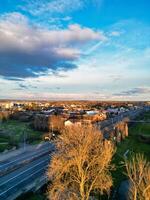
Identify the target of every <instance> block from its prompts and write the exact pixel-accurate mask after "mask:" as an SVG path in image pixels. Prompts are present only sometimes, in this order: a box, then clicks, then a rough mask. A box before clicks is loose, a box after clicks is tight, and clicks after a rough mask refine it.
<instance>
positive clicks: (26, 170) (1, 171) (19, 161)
mask: <svg viewBox="0 0 150 200" xmlns="http://www.w3.org/2000/svg"><path fill="white" fill-rule="evenodd" d="M141 111H142V110H141V109H138V110H135V111H129V112H126V113H122V114H121V115H118V116H116V117H114V118H111V119H108V120H105V121H104V122H101V123H99V126H100V127H101V128H104V127H107V126H110V125H114V124H116V123H118V122H119V121H122V120H123V119H124V118H125V117H130V118H134V117H135V116H136V115H138V114H139V113H140V112H141ZM52 151H54V145H52V144H50V143H44V144H42V145H41V146H37V147H36V148H35V149H33V150H32V151H25V152H24V153H21V154H19V155H17V156H14V157H11V158H10V159H6V160H4V161H1V162H0V200H13V199H15V198H16V197H17V196H19V195H20V194H22V193H24V192H26V191H28V190H30V189H33V188H34V187H36V186H37V185H38V184H39V183H40V181H41V178H43V180H44V181H45V182H44V183H46V175H45V173H46V169H47V166H48V163H49V162H50V157H51V153H52ZM29 186H30V188H29Z"/></svg>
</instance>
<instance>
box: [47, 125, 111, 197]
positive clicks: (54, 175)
mask: <svg viewBox="0 0 150 200" xmlns="http://www.w3.org/2000/svg"><path fill="white" fill-rule="evenodd" d="M56 148H57V150H56V153H55V154H54V155H53V157H52V160H51V163H50V165H49V168H48V177H49V179H50V180H51V182H52V184H51V185H50V186H49V188H48V196H49V199H53V200H66V199H68V200H88V199H89V197H90V196H91V195H92V196H93V195H94V194H95V193H100V194H103V193H104V192H106V193H109V191H110V187H111V186H112V177H111V174H110V168H112V167H111V165H110V162H111V158H112V156H113V154H114V147H113V145H112V144H111V143H110V142H109V141H105V140H103V137H102V134H101V133H100V132H99V131H98V130H96V129H95V128H93V127H92V126H89V127H85V126H84V127H80V126H74V127H71V128H65V129H64V131H63V133H62V135H60V136H59V137H58V139H57V142H56Z"/></svg>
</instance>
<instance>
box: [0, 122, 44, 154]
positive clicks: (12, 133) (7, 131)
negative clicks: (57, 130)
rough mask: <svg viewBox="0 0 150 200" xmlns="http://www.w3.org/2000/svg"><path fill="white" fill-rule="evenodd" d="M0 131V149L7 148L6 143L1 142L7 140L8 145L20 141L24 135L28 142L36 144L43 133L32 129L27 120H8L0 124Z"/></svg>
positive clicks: (40, 139)
mask: <svg viewBox="0 0 150 200" xmlns="http://www.w3.org/2000/svg"><path fill="white" fill-rule="evenodd" d="M0 131H1V132H0V151H2V150H3V149H5V147H6V148H7V145H5V146H4V144H3V143H5V142H8V144H9V146H13V145H14V144H16V145H17V144H19V143H22V142H23V138H24V135H25V138H26V141H27V142H28V143H29V144H37V143H39V142H41V141H42V134H43V133H42V132H40V131H34V130H33V129H32V128H31V127H30V126H29V123H27V122H20V121H18V120H8V121H6V122H3V123H1V124H0ZM11 144H12V145H11Z"/></svg>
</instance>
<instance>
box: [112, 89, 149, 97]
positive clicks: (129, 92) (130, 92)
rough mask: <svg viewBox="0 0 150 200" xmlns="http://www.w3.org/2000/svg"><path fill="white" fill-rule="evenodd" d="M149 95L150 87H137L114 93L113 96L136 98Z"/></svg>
mask: <svg viewBox="0 0 150 200" xmlns="http://www.w3.org/2000/svg"><path fill="white" fill-rule="evenodd" d="M149 93H150V87H137V88H132V89H130V90H127V91H123V92H120V93H115V94H113V95H115V96H136V95H141V94H149Z"/></svg>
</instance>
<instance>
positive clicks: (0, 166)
mask: <svg viewBox="0 0 150 200" xmlns="http://www.w3.org/2000/svg"><path fill="white" fill-rule="evenodd" d="M48 149H49V148H46V149H44V150H41V152H44V151H46V150H48ZM49 150H50V149H49ZM41 152H40V151H39V152H35V153H33V154H31V155H30V156H34V155H36V154H37V153H40V154H41ZM40 154H38V155H40ZM26 157H27V158H28V157H29V155H26V156H24V157H21V158H18V159H16V160H13V161H11V162H9V163H5V164H3V165H0V168H2V167H4V166H7V165H9V164H11V163H13V162H16V161H17V160H21V159H23V158H26Z"/></svg>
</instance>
